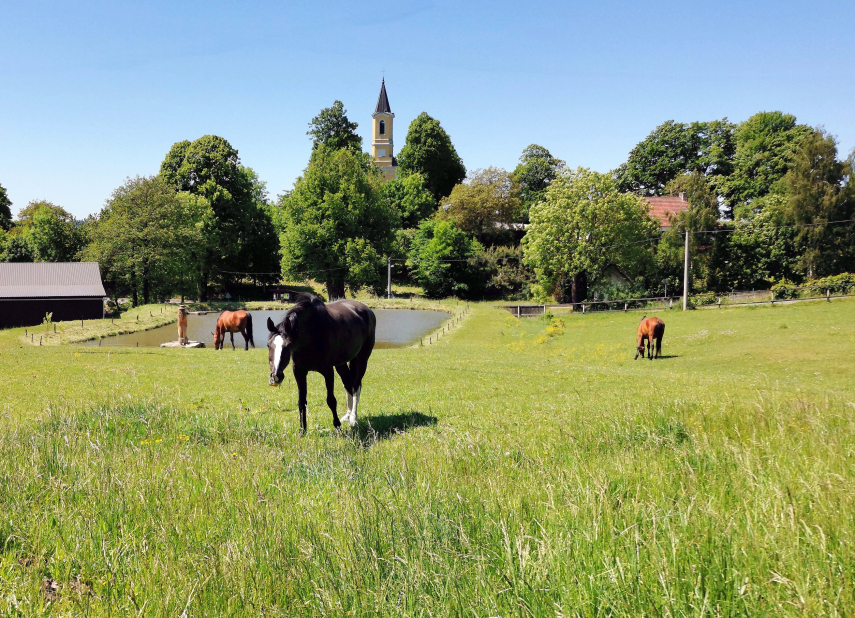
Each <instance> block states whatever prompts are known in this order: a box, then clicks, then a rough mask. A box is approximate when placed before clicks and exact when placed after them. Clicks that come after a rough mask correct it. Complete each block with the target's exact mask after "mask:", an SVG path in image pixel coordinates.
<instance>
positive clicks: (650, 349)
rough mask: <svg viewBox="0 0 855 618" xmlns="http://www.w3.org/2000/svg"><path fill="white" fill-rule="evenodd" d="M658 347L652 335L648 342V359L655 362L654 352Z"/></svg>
mask: <svg viewBox="0 0 855 618" xmlns="http://www.w3.org/2000/svg"><path fill="white" fill-rule="evenodd" d="M655 347H656V344H655V343H654V341H653V335H650V338H649V339H648V340H647V358H648V359H650V360H653V350H654V348H655Z"/></svg>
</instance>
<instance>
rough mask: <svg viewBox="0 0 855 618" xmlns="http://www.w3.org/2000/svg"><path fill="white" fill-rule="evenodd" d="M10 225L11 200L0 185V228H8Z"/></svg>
mask: <svg viewBox="0 0 855 618" xmlns="http://www.w3.org/2000/svg"><path fill="white" fill-rule="evenodd" d="M10 227H12V200H10V199H9V195H8V194H7V193H6V189H5V188H4V187H3V185H0V230H8V229H9V228H10Z"/></svg>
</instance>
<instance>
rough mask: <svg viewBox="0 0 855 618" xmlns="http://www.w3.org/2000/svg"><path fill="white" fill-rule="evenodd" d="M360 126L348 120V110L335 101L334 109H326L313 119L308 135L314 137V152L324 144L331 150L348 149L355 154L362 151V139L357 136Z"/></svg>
mask: <svg viewBox="0 0 855 618" xmlns="http://www.w3.org/2000/svg"><path fill="white" fill-rule="evenodd" d="M358 126H359V124H357V123H356V122H351V121H350V120H348V119H347V110H346V109H344V104H343V103H342V102H341V101H335V102H334V103H333V104H332V107H325V108H324V109H322V110H321V112H320V113H319V114H318V115H317V116H315V117H314V118H312V122H310V123H309V127H310V128H309V130H308V131H307V132H306V135H311V136H312V150H317V149H318V147H319V146H321V145H322V144H323V145H325V146H327V148H329V149H331V150H338V149H340V148H348V149H350V150H353V151H355V152H361V151H362V138H361V137H359V136H358V135H357V134H356V129H357V127H358Z"/></svg>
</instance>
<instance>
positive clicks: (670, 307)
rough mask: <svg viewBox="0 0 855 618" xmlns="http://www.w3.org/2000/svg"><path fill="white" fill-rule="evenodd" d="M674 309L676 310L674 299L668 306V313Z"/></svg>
mask: <svg viewBox="0 0 855 618" xmlns="http://www.w3.org/2000/svg"><path fill="white" fill-rule="evenodd" d="M673 308H674V299H673V298H672V299H671V302H670V303H669V305H668V311H671V309H673Z"/></svg>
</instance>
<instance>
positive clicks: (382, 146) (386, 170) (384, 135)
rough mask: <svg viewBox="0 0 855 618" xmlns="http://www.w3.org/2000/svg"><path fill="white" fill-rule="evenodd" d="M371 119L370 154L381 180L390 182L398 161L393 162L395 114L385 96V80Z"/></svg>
mask: <svg viewBox="0 0 855 618" xmlns="http://www.w3.org/2000/svg"><path fill="white" fill-rule="evenodd" d="M371 118H372V119H373V121H372V125H373V127H372V128H373V131H374V133H373V138H372V140H371V154H372V156H373V157H374V165H376V166H377V168H378V169H379V170H380V173H382V174H383V180H384V181H386V180H392V179H393V178H395V177H396V176H397V175H398V161H396V160H395V153H394V150H393V149H394V147H395V144H394V142H393V141H392V121H393V120H394V118H395V114H393V113H392V109H391V108H390V107H389V97H388V96H386V79H385V78H384V79H383V82H382V83H381V84H380V96H379V97H378V99H377V107H376V108H375V109H374V113H373V114H371Z"/></svg>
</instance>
